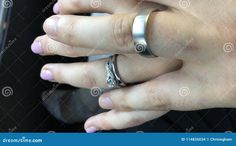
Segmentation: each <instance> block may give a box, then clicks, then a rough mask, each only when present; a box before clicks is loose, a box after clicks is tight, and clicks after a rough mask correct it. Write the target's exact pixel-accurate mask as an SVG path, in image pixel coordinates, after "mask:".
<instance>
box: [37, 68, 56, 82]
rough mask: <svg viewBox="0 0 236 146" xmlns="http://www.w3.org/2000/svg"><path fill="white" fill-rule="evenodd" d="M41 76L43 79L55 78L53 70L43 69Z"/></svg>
mask: <svg viewBox="0 0 236 146" xmlns="http://www.w3.org/2000/svg"><path fill="white" fill-rule="evenodd" d="M40 77H41V78H42V79H43V80H47V81H52V80H53V75H52V72H51V71H50V70H42V71H41V73H40Z"/></svg>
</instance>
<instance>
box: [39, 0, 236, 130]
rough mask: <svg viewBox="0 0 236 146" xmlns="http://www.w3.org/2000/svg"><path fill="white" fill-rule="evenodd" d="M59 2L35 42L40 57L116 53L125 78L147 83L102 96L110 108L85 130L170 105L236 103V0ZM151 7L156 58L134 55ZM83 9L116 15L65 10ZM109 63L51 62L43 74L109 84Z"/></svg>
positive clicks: (79, 83) (145, 116)
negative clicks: (140, 22) (144, 13)
mask: <svg viewBox="0 0 236 146" xmlns="http://www.w3.org/2000/svg"><path fill="white" fill-rule="evenodd" d="M137 4H138V6H137ZM58 5H59V10H58V12H59V14H58V15H55V16H52V17H51V18H49V19H47V20H46V21H45V23H44V30H45V32H46V35H44V36H41V37H39V38H37V39H36V41H37V42H40V43H41V45H42V48H43V53H40V54H41V55H54V54H58V55H62V56H69V57H77V56H86V55H93V54H102V53H113V54H114V53H118V54H121V55H120V59H119V60H120V61H119V62H118V66H119V69H120V70H121V76H122V78H123V79H124V80H125V81H126V82H129V83H138V82H142V83H139V84H136V85H133V86H129V87H126V88H121V89H116V90H113V91H110V92H107V93H104V94H103V95H101V96H100V98H99V104H100V106H101V107H102V108H104V109H109V110H110V111H108V112H106V113H102V114H99V115H96V116H94V117H91V118H89V119H88V120H87V121H86V123H85V129H86V131H87V132H95V131H98V130H111V129H124V128H128V127H132V126H137V125H140V124H143V123H145V122H147V121H150V120H152V119H155V118H158V117H160V116H162V115H164V114H166V113H167V112H168V111H170V110H178V111H191V110H199V109H207V108H216V107H229V108H235V107H236V96H235V94H236V87H235V86H236V80H235V79H236V74H235V72H236V53H235V50H234V49H235V47H236V41H235V40H236V31H235V28H236V10H235V9H234V8H235V6H236V1H233V0H224V1H222V0H214V1H212V0H189V5H187V6H186V5H183V4H182V3H181V2H180V1H179V0H146V1H144V2H142V3H141V4H140V3H139V1H138V0H102V5H101V6H99V7H96V8H95V7H92V6H91V3H90V1H88V0H59V1H58ZM160 5H162V6H160ZM146 7H158V8H159V9H161V11H160V12H155V13H153V14H152V16H151V18H150V23H149V24H148V31H147V32H148V43H149V45H150V47H151V48H152V50H153V52H154V54H156V55H158V56H160V57H158V58H153V59H147V58H142V57H140V56H138V55H137V54H136V52H135V51H134V44H133V41H132V36H131V33H130V32H131V30H130V28H131V27H130V26H131V25H132V22H133V19H134V17H135V15H136V13H137V11H138V10H140V9H141V8H146ZM78 12H106V13H110V14H111V15H109V16H102V17H86V16H75V15H74V16H73V15H62V14H73V13H78ZM53 20H54V22H53ZM55 20H56V22H55ZM50 26H54V27H53V29H50ZM101 40H102V41H101ZM72 46H73V47H72ZM48 48H50V49H48ZM80 48H87V49H80ZM91 48H92V49H91ZM52 50H53V51H52ZM104 62H105V60H100V61H96V62H92V63H76V64H49V65H45V66H44V67H43V69H42V73H43V72H45V71H46V72H51V73H52V75H53V80H50V81H52V82H60V83H66V84H70V85H73V86H76V87H85V88H91V87H94V86H99V87H106V86H107V85H106V83H105V70H104ZM91 72H92V73H91ZM94 72H95V73H94ZM42 73H41V74H42ZM120 119H122V120H120Z"/></svg>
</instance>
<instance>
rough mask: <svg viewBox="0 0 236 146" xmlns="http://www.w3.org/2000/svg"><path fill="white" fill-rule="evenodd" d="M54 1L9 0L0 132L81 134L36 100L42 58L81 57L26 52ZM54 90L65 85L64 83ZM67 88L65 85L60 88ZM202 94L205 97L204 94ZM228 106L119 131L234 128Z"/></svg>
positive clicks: (0, 69)
mask: <svg viewBox="0 0 236 146" xmlns="http://www.w3.org/2000/svg"><path fill="white" fill-rule="evenodd" d="M54 2H55V0H14V1H13V9H12V15H11V23H10V27H9V33H8V36H7V42H6V48H7V51H6V52H5V53H4V54H3V56H2V57H3V58H2V60H1V63H0V89H1V91H2V89H4V88H5V87H10V88H11V89H12V95H11V96H9V97H4V96H3V94H0V131H1V132H49V131H55V132H83V131H84V130H83V123H75V124H65V123H63V122H61V121H59V120H57V119H55V118H54V116H52V115H51V114H50V113H49V112H48V111H47V110H46V108H45V107H44V105H43V102H42V100H41V94H42V92H43V91H45V90H48V89H51V88H53V85H52V84H51V83H48V82H44V81H42V80H41V79H40V78H39V73H40V69H41V67H42V66H43V65H44V64H45V63H47V62H73V61H83V60H86V59H85V58H83V59H73V60H72V59H68V58H62V57H40V56H38V55H35V54H33V53H32V52H31V50H30V45H31V43H32V42H33V40H34V38H35V37H36V36H38V35H41V34H43V31H42V24H43V22H44V20H45V19H46V18H47V17H49V16H50V15H52V6H53V3H54ZM60 88H65V87H64V86H62V87H60ZM66 88H68V87H66ZM206 98H207V97H206ZM235 129H236V111H235V110H234V109H209V110H203V111H197V112H170V113H169V114H167V115H166V116H164V117H162V118H160V119H158V120H154V121H151V122H149V123H146V124H144V125H142V126H140V127H135V128H131V129H126V130H123V131H121V132H124V131H125V132H138V131H139V132H142V131H143V132H230V131H231V132H234V131H235Z"/></svg>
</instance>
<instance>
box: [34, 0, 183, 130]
mask: <svg viewBox="0 0 236 146" xmlns="http://www.w3.org/2000/svg"><path fill="white" fill-rule="evenodd" d="M74 2H76V1H69V0H64V1H62V0H61V1H59V3H57V4H56V5H55V7H54V11H55V12H59V11H60V13H61V14H70V13H79V12H90V11H93V12H96V11H99V12H101V11H103V12H107V13H114V12H113V11H114V10H115V9H116V12H117V13H127V12H132V13H133V12H136V11H137V10H139V9H141V8H144V7H152V6H153V4H150V3H149V4H148V3H147V4H144V5H143V4H142V5H137V2H136V1H124V0H123V1H121V0H119V1H118V0H117V1H114V2H111V3H110V4H107V5H106V7H104V8H103V7H101V8H95V7H91V6H93V5H92V3H89V1H86V0H82V1H77V2H78V3H77V4H76V5H75V3H74ZM107 2H109V1H107ZM103 6H104V5H103ZM58 7H59V8H58ZM157 7H159V8H160V9H162V8H163V7H162V6H159V5H157ZM59 17H63V18H64V16H62V15H60V16H59ZM68 17H71V18H72V17H74V18H76V19H75V20H77V18H82V19H84V18H85V19H90V20H93V19H95V17H93V18H90V17H82V16H68ZM96 18H99V19H100V18H106V17H96ZM82 19H81V20H82ZM113 19H114V20H115V18H113ZM121 19H122V17H121V16H120V19H119V20H121ZM101 20H102V19H101ZM49 21H50V20H49ZM79 21H80V19H78V22H79ZM83 21H84V22H85V23H84V24H83V26H81V28H82V29H81V30H85V31H88V30H89V29H90V30H89V31H88V32H85V33H84V34H83V36H84V38H86V37H88V38H91V37H93V36H94V39H95V40H96V42H91V43H92V45H96V43H97V44H98V46H99V43H103V42H106V41H107V40H106V39H107V38H106V37H108V38H109V39H110V40H108V41H110V42H113V41H115V38H113V39H114V40H112V38H110V36H107V35H106V34H105V32H103V33H102V35H101V33H100V34H97V33H98V32H97V31H96V30H97V27H96V25H93V24H94V22H90V21H88V22H86V21H87V20H83ZM66 22H67V21H66ZM68 22H69V21H68ZM73 22H75V21H74V20H73V21H71V23H70V24H69V25H70V26H69V27H68V28H63V30H65V31H66V30H67V31H68V32H69V31H70V30H69V29H70V28H71V31H73V30H72V27H74V25H75V24H76V23H73ZM108 23H109V22H108ZM123 23H126V22H123ZM45 25H46V24H45ZM45 25H44V27H47V26H45ZM89 25H93V26H89ZM117 25H118V24H116V26H117ZM66 26H68V25H67V24H66ZM75 26H76V25H75ZM53 27H56V25H55V26H53ZM62 27H64V26H63V25H62ZM83 27H86V28H83ZM93 27H94V28H93ZM104 27H107V26H104ZM78 28H79V27H78ZM91 28H92V29H93V30H91ZM115 28H116V29H119V27H118V26H117V27H115ZM45 29H47V28H45ZM57 29H58V28H57ZM104 29H105V28H104ZM59 30H61V28H59ZM93 31H94V33H93ZM117 32H119V30H116V32H115V33H117ZM62 33H64V32H62ZM59 35H61V34H58V36H59ZM64 35H67V36H64ZM76 35H79V34H76ZM68 36H70V35H69V34H63V36H62V37H65V38H67V37H68ZM81 36H82V35H81ZM103 36H105V38H104V37H103ZM96 37H98V38H96ZM71 39H77V38H73V36H71ZM87 40H89V39H87ZM81 42H83V41H81ZM120 43H121V42H120ZM120 45H122V44H120ZM110 46H112V45H110ZM103 47H106V46H105V45H103ZM112 47H113V46H112ZM92 48H93V49H88V48H87V49H83V48H82V46H80V45H72V44H71V43H67V42H64V41H60V40H58V39H56V38H54V37H52V36H51V35H44V36H40V37H38V38H36V39H35V41H34V43H33V44H32V51H33V52H34V53H36V54H40V55H43V56H44V55H61V56H67V57H79V56H90V55H97V54H105V53H115V52H119V51H114V52H110V51H109V50H108V51H107V50H99V49H97V48H96V46H95V47H94V46H93V47H92ZM114 50H115V49H114ZM106 61H107V59H103V60H98V61H95V62H88V63H73V64H47V65H45V66H44V67H43V69H42V71H41V77H42V78H43V79H44V80H48V81H52V82H60V83H66V84H70V85H73V86H76V87H85V88H92V87H107V84H106V79H105V62H106ZM181 66H182V62H181V61H179V60H175V59H166V58H162V57H158V58H153V59H147V58H143V57H141V56H139V55H136V54H123V55H119V56H118V68H119V72H120V75H121V78H122V80H124V81H125V82H126V83H132V84H133V83H137V82H143V81H147V80H151V79H153V78H155V77H157V76H160V75H162V74H165V73H169V72H172V71H174V70H177V69H179V68H180V67H181ZM166 112H167V111H142V110H140V111H115V110H113V111H111V112H109V113H108V114H106V115H110V116H108V118H109V119H107V123H110V122H111V121H110V120H113V124H110V128H111V129H112V128H116V129H123V128H126V127H130V126H136V125H139V124H142V123H144V122H146V121H150V120H152V119H155V118H158V117H160V116H162V115H163V114H165V113H166ZM114 118H115V119H114ZM116 119H124V120H123V123H120V121H119V120H116ZM114 120H115V121H114ZM101 122H103V121H101ZM102 125H103V124H102ZM105 125H106V123H104V126H105ZM112 125H113V126H112ZM107 126H108V125H107ZM86 130H87V132H94V131H96V128H94V127H89V128H86Z"/></svg>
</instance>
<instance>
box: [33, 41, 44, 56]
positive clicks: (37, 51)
mask: <svg viewBox="0 0 236 146" xmlns="http://www.w3.org/2000/svg"><path fill="white" fill-rule="evenodd" d="M31 50H32V52H34V53H35V54H42V53H43V49H42V45H41V43H40V42H33V44H32V45H31Z"/></svg>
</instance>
